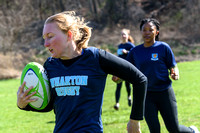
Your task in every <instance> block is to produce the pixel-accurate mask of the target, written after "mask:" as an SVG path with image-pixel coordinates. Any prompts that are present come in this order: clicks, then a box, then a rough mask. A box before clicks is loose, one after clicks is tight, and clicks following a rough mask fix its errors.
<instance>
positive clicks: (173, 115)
mask: <svg viewBox="0 0 200 133" xmlns="http://www.w3.org/2000/svg"><path fill="white" fill-rule="evenodd" d="M158 111H159V112H160V114H161V116H162V118H163V121H164V123H165V126H166V128H167V130H168V131H169V132H170V133H192V130H191V129H190V128H188V127H185V126H183V125H179V122H178V113H177V103H176V98H175V94H174V91H173V89H172V88H169V89H167V90H165V91H162V92H150V91H147V96H146V103H145V120H146V122H147V125H148V127H149V130H150V132H151V133H160V123H159V120H158Z"/></svg>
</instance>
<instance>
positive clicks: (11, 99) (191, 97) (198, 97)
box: [0, 61, 200, 133]
mask: <svg viewBox="0 0 200 133" xmlns="http://www.w3.org/2000/svg"><path fill="white" fill-rule="evenodd" d="M178 67H179V70H180V80H178V81H173V88H174V91H175V94H176V98H177V104H178V116H179V122H180V124H183V125H185V126H190V125H195V126H197V127H198V129H200V78H199V76H200V61H193V62H182V63H178ZM19 84H20V80H19V79H11V80H2V81H0V133H51V132H53V128H54V125H55V119H54V113H53V111H52V112H49V113H36V112H27V111H22V110H19V109H18V108H17V106H16V99H17V95H16V93H17V89H18V86H19ZM124 86H125V85H124V84H123V88H122V91H121V99H120V110H119V111H115V110H114V109H113V106H114V103H115V98H114V93H115V88H116V84H115V83H114V82H112V81H111V76H108V79H107V84H106V88H105V93H104V104H103V110H102V111H103V112H102V120H103V125H104V132H105V133H126V124H127V122H128V120H129V114H130V109H131V108H130V107H128V104H127V94H126V91H125V87H124ZM160 120H161V132H162V133H167V131H166V129H165V126H164V123H163V121H162V119H161V117H160ZM141 129H142V132H143V133H148V128H147V125H146V123H145V121H141Z"/></svg>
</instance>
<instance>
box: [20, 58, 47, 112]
mask: <svg viewBox="0 0 200 133" xmlns="http://www.w3.org/2000/svg"><path fill="white" fill-rule="evenodd" d="M24 81H25V82H26V85H25V87H24V91H25V90H27V89H28V88H30V87H31V86H33V89H32V90H31V91H30V92H29V94H30V93H32V92H35V91H36V92H37V93H36V94H34V95H33V96H32V97H31V98H37V99H38V100H37V101H35V102H30V103H29V105H30V106H31V107H32V108H34V109H37V110H41V109H44V108H45V107H46V106H47V105H48V103H49V101H50V87H49V81H48V76H47V73H46V71H45V69H44V67H43V66H42V65H40V64H39V63H37V62H30V63H28V64H27V65H26V66H25V67H24V69H23V71H22V74H21V85H22V84H23V82H24Z"/></svg>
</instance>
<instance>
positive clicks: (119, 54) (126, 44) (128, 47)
mask: <svg viewBox="0 0 200 133" xmlns="http://www.w3.org/2000/svg"><path fill="white" fill-rule="evenodd" d="M134 47H135V45H134V44H132V43H131V42H127V43H125V44H122V43H121V44H120V45H119V46H118V49H117V55H118V56H119V57H121V58H123V59H126V57H127V55H128V54H124V53H123V52H122V50H123V49H126V50H127V51H130V50H131V49H132V48H134Z"/></svg>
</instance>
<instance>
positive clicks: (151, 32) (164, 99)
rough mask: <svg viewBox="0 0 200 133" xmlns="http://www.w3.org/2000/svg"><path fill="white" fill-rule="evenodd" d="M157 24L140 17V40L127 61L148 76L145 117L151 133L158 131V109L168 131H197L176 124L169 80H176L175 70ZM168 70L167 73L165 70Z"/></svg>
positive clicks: (177, 72) (170, 52) (174, 101)
mask: <svg viewBox="0 0 200 133" xmlns="http://www.w3.org/2000/svg"><path fill="white" fill-rule="evenodd" d="M159 29H160V23H159V21H158V20H156V19H153V18H147V19H143V20H142V21H141V24H140V30H141V33H142V38H143V40H144V43H143V44H141V45H138V46H136V47H135V48H133V49H132V50H131V51H130V52H129V55H128V56H127V60H128V61H129V62H131V63H132V64H133V65H135V66H136V67H137V68H138V69H139V70H140V71H141V72H142V73H144V75H146V77H147V79H148V87H147V96H146V103H145V120H146V122H147V125H148V127H149V130H150V132H151V133H160V124H159V119H158V112H160V114H161V116H162V118H163V120H164V123H165V126H166V128H167V130H168V131H169V132H170V133H199V131H198V129H197V128H196V127H195V126H190V127H186V126H184V125H179V122H178V112H177V103H176V98H175V94H174V91H173V88H172V81H171V80H170V78H169V75H170V77H171V79H173V80H178V79H179V70H178V67H177V63H176V61H175V57H174V54H173V52H172V50H171V48H170V46H169V45H168V44H167V43H165V42H162V41H158V40H159ZM168 70H169V71H170V73H169V71H168Z"/></svg>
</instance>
